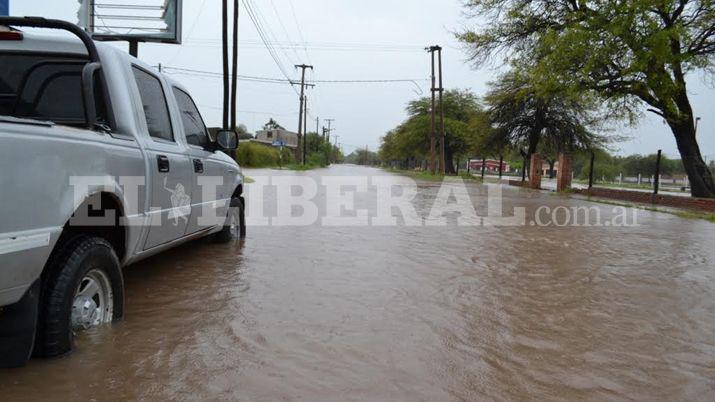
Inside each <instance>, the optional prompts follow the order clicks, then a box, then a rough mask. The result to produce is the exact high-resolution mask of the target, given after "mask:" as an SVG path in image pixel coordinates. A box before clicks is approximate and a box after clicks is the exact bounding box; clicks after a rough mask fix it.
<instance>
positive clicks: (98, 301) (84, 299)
mask: <svg viewBox="0 0 715 402" xmlns="http://www.w3.org/2000/svg"><path fill="white" fill-rule="evenodd" d="M113 307H114V300H113V294H112V286H111V284H110V282H109V278H108V277H107V275H106V274H105V273H104V272H102V271H101V270H98V269H92V270H90V271H89V272H87V273H86V274H85V276H84V277H83V278H82V280H81V281H80V282H79V285H77V290H75V294H74V301H73V302H72V316H71V322H72V330H73V331H75V332H80V331H84V330H87V329H89V328H92V327H96V326H99V325H102V324H105V323H110V322H112V318H113V314H112V310H113Z"/></svg>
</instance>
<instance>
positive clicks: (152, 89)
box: [132, 66, 174, 141]
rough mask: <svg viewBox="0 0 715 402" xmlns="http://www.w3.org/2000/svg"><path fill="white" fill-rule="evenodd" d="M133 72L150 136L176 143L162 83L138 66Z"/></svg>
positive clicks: (133, 68)
mask: <svg viewBox="0 0 715 402" xmlns="http://www.w3.org/2000/svg"><path fill="white" fill-rule="evenodd" d="M132 70H133V72H134V79H135V80H136V82H137V87H139V95H140V96H141V101H142V107H143V108H144V116H145V118H146V126H147V128H148V129H149V135H150V136H152V137H154V138H159V139H162V140H167V141H174V133H173V131H172V128H171V119H170V118H169V108H168V106H167V105H166V96H165V95H164V90H163V89H162V87H161V81H159V79H158V78H156V77H155V76H153V75H151V74H149V73H147V72H146V71H144V70H142V69H140V68H138V67H136V66H134V67H132Z"/></svg>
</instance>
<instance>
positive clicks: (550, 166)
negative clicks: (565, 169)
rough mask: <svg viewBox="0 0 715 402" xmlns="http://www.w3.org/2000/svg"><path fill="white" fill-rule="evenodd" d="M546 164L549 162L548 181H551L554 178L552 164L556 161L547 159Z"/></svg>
mask: <svg viewBox="0 0 715 402" xmlns="http://www.w3.org/2000/svg"><path fill="white" fill-rule="evenodd" d="M548 162H549V179H553V178H554V164H555V163H556V161H555V160H553V159H549V160H548ZM559 168H560V167H559Z"/></svg>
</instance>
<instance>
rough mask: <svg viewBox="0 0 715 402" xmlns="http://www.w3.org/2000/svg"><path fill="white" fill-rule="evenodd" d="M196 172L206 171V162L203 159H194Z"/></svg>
mask: <svg viewBox="0 0 715 402" xmlns="http://www.w3.org/2000/svg"><path fill="white" fill-rule="evenodd" d="M194 172H196V173H203V172H204V163H203V162H201V159H194Z"/></svg>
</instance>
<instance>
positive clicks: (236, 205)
mask: <svg viewBox="0 0 715 402" xmlns="http://www.w3.org/2000/svg"><path fill="white" fill-rule="evenodd" d="M245 205H246V204H245V201H244V200H243V197H236V198H232V199H231V208H230V209H229V210H228V215H227V216H226V223H225V224H224V226H223V229H221V231H220V232H218V233H216V234H215V235H214V241H215V242H216V243H228V242H230V241H231V240H234V239H236V238H241V239H243V238H244V237H246V211H245ZM234 218H235V220H236V221H238V227H237V228H232V225H231V222H232V219H234Z"/></svg>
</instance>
